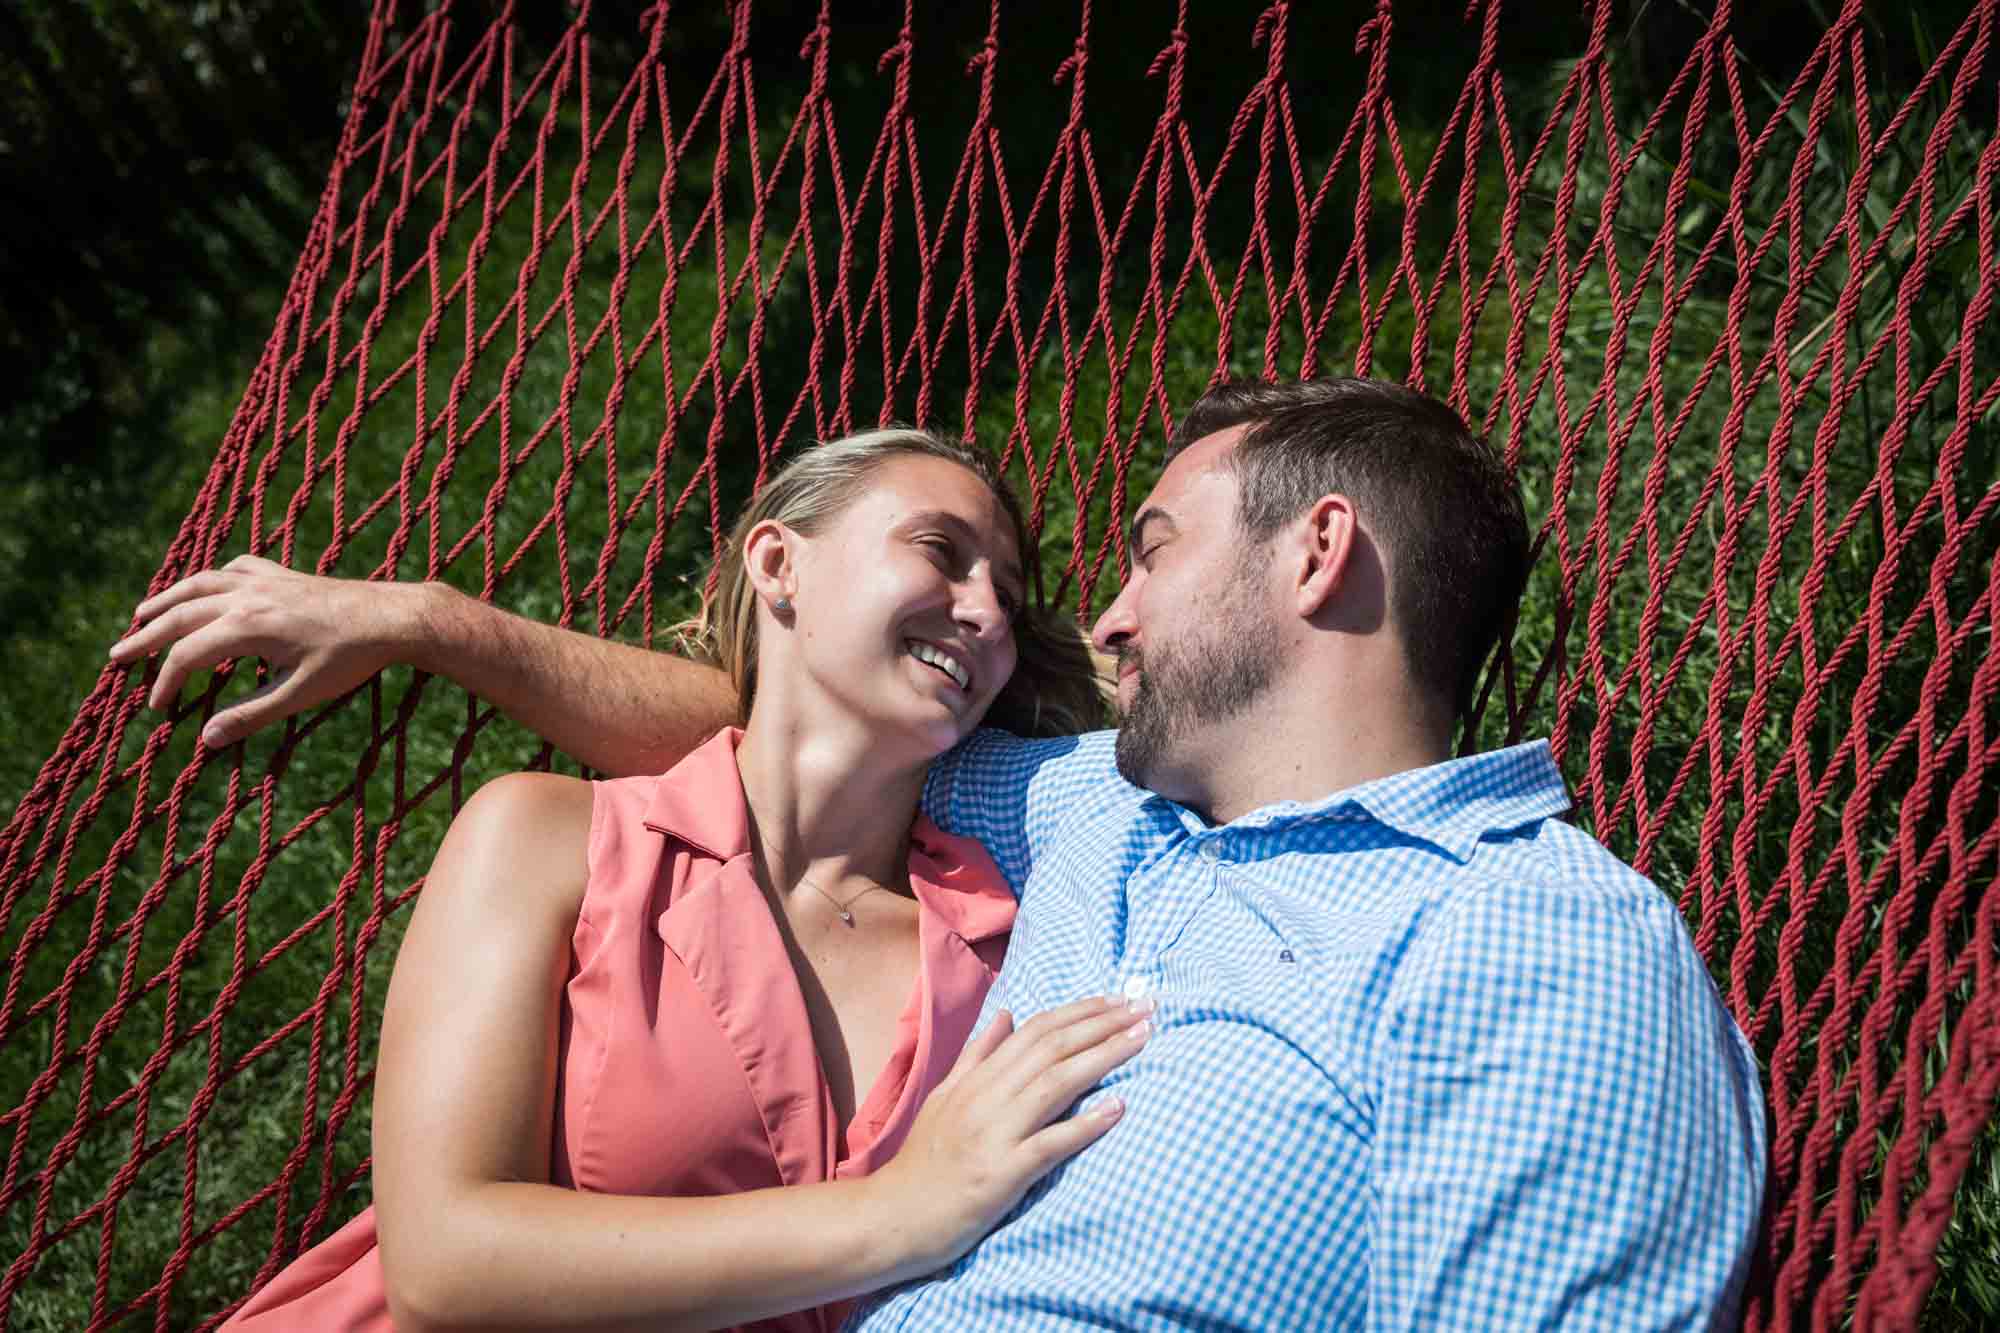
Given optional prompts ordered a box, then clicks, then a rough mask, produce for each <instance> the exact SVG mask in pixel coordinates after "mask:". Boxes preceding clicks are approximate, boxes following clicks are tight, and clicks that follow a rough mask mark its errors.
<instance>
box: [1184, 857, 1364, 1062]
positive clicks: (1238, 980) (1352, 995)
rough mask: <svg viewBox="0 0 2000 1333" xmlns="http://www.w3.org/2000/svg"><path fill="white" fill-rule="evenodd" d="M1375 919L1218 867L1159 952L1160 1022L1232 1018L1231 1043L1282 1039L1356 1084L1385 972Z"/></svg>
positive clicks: (1229, 1020) (1226, 1020) (1228, 1020)
mask: <svg viewBox="0 0 2000 1333" xmlns="http://www.w3.org/2000/svg"><path fill="white" fill-rule="evenodd" d="M1376 924H1377V923H1373V922H1363V921H1354V920H1346V919H1343V918H1342V917H1341V916H1340V914H1338V913H1336V912H1334V911H1331V910H1329V905H1328V904H1326V903H1325V902H1323V901H1321V900H1320V899H1319V898H1318V897H1307V896H1305V895H1295V894H1291V893H1287V892H1285V891H1284V890H1282V889H1275V888H1273V887H1271V886H1268V885H1263V884H1259V883H1258V882H1257V881H1256V880H1255V879H1253V878H1252V877H1251V876H1250V875H1249V874H1246V873H1244V872H1242V871H1238V870H1236V869H1234V868H1230V867H1222V868H1220V869H1218V871H1217V873H1216V876H1215V884H1214V885H1213V887H1212V888H1211V890H1210V891H1209V893H1208V894H1207V895H1205V896H1204V897H1203V898H1202V900H1201V901H1200V902H1199V903H1197V904H1196V905H1195V907H1194V908H1193V910H1192V911H1191V912H1190V913H1189V914H1188V918H1187V920H1186V921H1185V922H1184V923H1183V924H1182V925H1181V927H1180V928H1179V929H1178V930H1177V931H1176V932H1175V933H1174V935H1173V936H1172V938H1171V939H1170V940H1169V941H1168V942H1167V944H1166V945H1165V947H1163V948H1162V949H1161V951H1160V954H1159V957H1158V960H1157V962H1156V964H1155V967H1154V969H1153V970H1154V972H1155V973H1156V979H1155V982H1154V993H1155V995H1156V997H1157V998H1158V1000H1159V1002H1160V1005H1161V1018H1160V1021H1161V1023H1162V1025H1163V1026H1198V1025H1203V1024H1211V1023H1213V1024H1224V1025H1228V1026H1229V1027H1230V1028H1232V1029H1235V1031H1234V1033H1233V1035H1232V1037H1231V1038H1230V1040H1231V1042H1232V1043H1233V1044H1234V1043H1241V1042H1243V1041H1245V1040H1249V1041H1251V1042H1259V1043H1260V1039H1261V1040H1267V1041H1272V1042H1276V1043H1279V1044H1280V1045H1282V1046H1284V1047H1287V1048H1290V1049H1291V1050H1292V1051H1295V1052H1296V1053H1297V1055H1300V1056H1303V1057H1304V1058H1305V1059H1306V1060H1308V1061H1310V1062H1311V1063H1312V1064H1313V1065H1315V1066H1317V1067H1318V1068H1319V1069H1320V1071H1321V1073H1322V1074H1324V1075H1326V1076H1328V1077H1330V1078H1332V1079H1334V1080H1335V1081H1336V1082H1338V1083H1341V1084H1349V1083H1355V1084H1357V1087H1356V1088H1355V1089H1354V1091H1357V1092H1358V1091H1359V1086H1358V1084H1359V1080H1358V1079H1357V1078H1356V1073H1357V1069H1358V1067H1359V1065H1361V1064H1362V1063H1365V1061H1363V1060H1362V1059H1361V1049H1360V1043H1361V1041H1362V1040H1364V1038H1363V1037H1362V1035H1361V1034H1362V1033H1363V1032H1365V1031H1366V1030H1367V1027H1368V1023H1367V1020H1366V1017H1365V1014H1366V1010H1367V1009H1368V1007H1369V1006H1370V1004H1371V1003H1372V1002H1373V1000H1372V999H1371V997H1379V994H1380V992H1381V990H1382V988H1383V986H1384V985H1385V984H1386V978H1387V969H1386V968H1385V967H1384V959H1383V957H1382V952H1381V949H1380V947H1379V946H1380V943H1381V932H1380V931H1379V930H1377V929H1375V928H1373V927H1374V926H1375V925H1376ZM1260 1044H1261V1043H1260Z"/></svg>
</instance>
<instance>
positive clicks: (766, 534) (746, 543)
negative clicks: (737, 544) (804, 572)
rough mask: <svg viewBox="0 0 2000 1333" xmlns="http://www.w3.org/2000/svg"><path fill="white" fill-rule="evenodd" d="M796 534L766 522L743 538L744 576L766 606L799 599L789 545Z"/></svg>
mask: <svg viewBox="0 0 2000 1333" xmlns="http://www.w3.org/2000/svg"><path fill="white" fill-rule="evenodd" d="M797 540H798V534H796V533H794V532H793V531H792V530H791V529H790V528H788V527H786V526H785V525H784V524H782V523H780V522H778V521H777V520H776V519H774V518H767V519H765V520H764V521H763V522H762V523H759V524H758V525H757V526H756V527H754V528H752V529H750V531H749V532H748V533H747V534H745V536H744V538H743V574H744V577H746V578H748V579H749V580H750V586H751V587H752V588H754V589H755V590H756V592H757V600H758V601H760V602H762V603H763V604H764V605H765V606H776V605H777V603H779V602H780V601H783V602H785V603H786V604H787V605H789V604H790V602H791V600H792V599H793V598H794V597H796V596H797V595H798V577H797V569H796V567H795V566H794V565H793V563H792V554H793V553H792V544H793V543H794V542H795V541H797Z"/></svg>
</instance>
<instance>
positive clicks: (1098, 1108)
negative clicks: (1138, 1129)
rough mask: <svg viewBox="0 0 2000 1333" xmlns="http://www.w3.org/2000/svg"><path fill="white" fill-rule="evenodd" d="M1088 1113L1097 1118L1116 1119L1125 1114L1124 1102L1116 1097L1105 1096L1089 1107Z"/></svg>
mask: <svg viewBox="0 0 2000 1333" xmlns="http://www.w3.org/2000/svg"><path fill="white" fill-rule="evenodd" d="M1090 1113H1091V1114H1092V1115H1094V1116H1096V1117H1097V1118H1098V1119H1099V1120H1116V1119H1117V1118H1118V1117H1119V1116H1121V1115H1124V1114H1125V1103H1124V1102H1123V1101H1121V1100H1120V1099H1118V1098H1116V1097H1106V1098H1105V1099H1104V1100H1103V1101H1101V1102H1099V1103H1098V1104H1097V1105H1095V1106H1093V1107H1091V1108H1090Z"/></svg>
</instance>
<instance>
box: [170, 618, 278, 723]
mask: <svg viewBox="0 0 2000 1333" xmlns="http://www.w3.org/2000/svg"><path fill="white" fill-rule="evenodd" d="M258 647H259V645H258V643H256V642H253V641H252V640H251V638H250V636H248V635H245V634H244V633H242V632H241V631H240V630H239V629H237V628H236V626H234V625H232V624H231V623H230V622H229V619H228V617H226V616H224V617H218V618H217V619H215V620H211V621H209V622H208V623H207V624H205V625H203V626H201V627H200V628H199V629H196V630H194V631H192V632H191V633H189V634H187V635H186V636H184V637H183V638H182V639H181V640H180V642H178V643H176V644H175V645H174V646H173V648H172V650H171V651H169V652H168V653H167V656H166V659H165V660H164V661H162V662H161V663H160V674H159V676H158V678H156V679H155V680H154V681H153V692H152V694H151V695H149V696H148V697H147V700H146V702H147V704H148V705H150V706H151V707H153V708H166V707H168V706H170V705H171V704H172V703H173V701H174V700H175V699H177V698H179V697H180V692H181V686H183V685H185V684H187V679H188V677H189V676H192V675H193V674H194V673H195V672H197V671H202V670H206V669H207V668H209V667H212V666H215V665H216V664H217V663H219V662H222V661H225V660H226V659H228V658H231V657H247V656H250V655H251V654H253V653H256V652H257V651H258Z"/></svg>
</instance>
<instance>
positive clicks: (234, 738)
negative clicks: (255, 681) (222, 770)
mask: <svg viewBox="0 0 2000 1333" xmlns="http://www.w3.org/2000/svg"><path fill="white" fill-rule="evenodd" d="M297 681H298V672H297V671H296V670H293V669H290V668H286V669H281V670H278V671H275V672H273V673H272V676H271V679H269V680H267V681H265V682H264V683H263V684H262V685H259V686H258V687H257V688H256V689H254V690H252V691H251V692H250V693H249V694H247V695H245V696H243V698H241V699H239V700H237V701H236V702H235V703H233V704H231V705H230V706H229V707H227V708H225V709H223V710H222V711H221V712H219V713H217V714H216V715H215V716H214V717H211V718H210V719H209V720H208V722H207V724H206V725H204V726H203V727H202V729H201V740H202V744H204V745H206V746H208V748H209V749H211V750H219V749H221V748H222V747H223V746H225V745H234V744H236V742H238V741H240V740H242V739H243V738H244V737H245V736H248V735H249V734H250V733H251V732H253V731H256V730H258V729H259V728H262V727H265V726H269V725H270V724H271V723H273V722H279V721H282V720H284V719H285V718H287V717H290V716H291V715H292V714H293V713H296V712H298V711H299V709H300V708H303V707H304V706H305V705H306V704H307V703H308V702H310V701H309V700H306V699H304V698H302V697H301V687H300V686H299V685H298V684H297Z"/></svg>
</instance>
